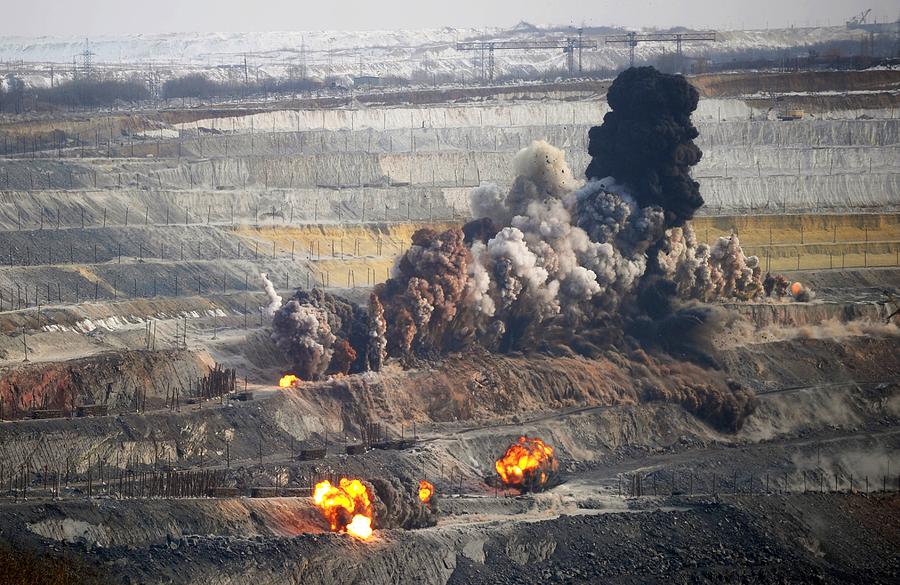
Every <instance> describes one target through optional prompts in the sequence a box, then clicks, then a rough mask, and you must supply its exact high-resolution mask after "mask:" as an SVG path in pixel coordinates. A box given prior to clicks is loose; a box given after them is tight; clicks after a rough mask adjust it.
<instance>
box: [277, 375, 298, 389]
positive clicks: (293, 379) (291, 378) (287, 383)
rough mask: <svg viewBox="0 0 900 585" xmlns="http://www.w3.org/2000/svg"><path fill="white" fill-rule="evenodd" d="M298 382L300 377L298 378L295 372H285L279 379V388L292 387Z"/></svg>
mask: <svg viewBox="0 0 900 585" xmlns="http://www.w3.org/2000/svg"><path fill="white" fill-rule="evenodd" d="M298 382H300V378H298V377H297V376H295V375H294V374H285V375H284V376H282V377H281V379H280V380H278V387H279V388H290V387H291V386H293V385H294V384H297V383H298Z"/></svg>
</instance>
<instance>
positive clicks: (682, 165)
mask: <svg viewBox="0 0 900 585" xmlns="http://www.w3.org/2000/svg"><path fill="white" fill-rule="evenodd" d="M606 100H607V102H608V103H609V107H610V108H611V111H610V112H608V113H607V114H606V115H605V116H604V117H603V124H601V125H600V126H595V127H594V128H591V130H590V132H589V138H590V142H589V143H588V153H589V154H590V155H591V157H592V158H591V163H590V164H589V165H588V168H587V170H586V172H585V174H586V175H587V177H588V179H603V178H605V177H610V176H611V177H615V178H616V179H617V180H618V181H619V182H620V183H622V184H624V185H625V186H626V188H627V189H628V192H629V193H630V194H631V196H632V197H634V199H635V200H636V201H637V203H638V205H639V206H640V207H647V206H650V205H657V206H659V207H660V208H662V209H663V211H664V212H665V219H666V227H672V226H680V225H682V224H683V223H684V222H685V221H686V220H689V219H691V217H693V215H694V212H695V211H696V210H697V209H699V208H700V207H701V206H702V205H703V198H702V197H701V196H700V184H699V183H697V182H696V181H694V180H693V179H692V178H691V176H690V167H692V166H694V165H696V164H697V163H698V162H700V159H701V157H702V156H703V153H702V152H701V150H700V148H699V147H698V146H697V145H696V144H694V139H695V138H697V137H698V136H699V135H700V133H699V132H698V131H697V129H696V128H695V127H694V125H693V123H692V122H691V113H692V112H693V111H694V110H696V109H697V103H698V102H699V100H700V95H699V93H698V92H697V90H696V89H695V88H694V87H693V86H692V85H691V84H690V83H688V81H687V80H686V79H685V78H684V77H682V76H680V75H668V74H665V73H660V72H659V71H657V70H656V69H654V68H653V67H632V68H631V69H627V70H626V71H623V72H622V73H620V74H619V76H618V77H616V79H615V81H613V83H612V85H611V86H610V88H609V91H608V92H607V95H606Z"/></svg>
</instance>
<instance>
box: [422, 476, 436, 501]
mask: <svg viewBox="0 0 900 585" xmlns="http://www.w3.org/2000/svg"><path fill="white" fill-rule="evenodd" d="M432 495H434V486H433V485H431V482H430V481H427V480H424V479H421V480H419V501H421V502H422V503H423V504H427V503H428V502H430V501H431V496H432Z"/></svg>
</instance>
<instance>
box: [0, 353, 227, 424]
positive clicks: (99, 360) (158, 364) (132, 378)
mask: <svg viewBox="0 0 900 585" xmlns="http://www.w3.org/2000/svg"><path fill="white" fill-rule="evenodd" d="M211 365H212V362H211V360H210V359H209V358H208V357H206V356H203V355H199V354H193V353H190V352H184V351H160V352H142V351H124V352H116V353H108V354H101V355H98V356H92V357H87V358H80V359H76V360H72V361H62V362H54V363H49V362H48V363H33V364H25V365H18V366H16V367H6V368H2V369H0V403H2V407H3V414H4V418H8V419H17V418H22V417H23V416H25V413H27V412H28V411H31V410H44V409H53V410H63V411H64V412H65V413H66V414H70V413H72V412H73V411H74V410H75V409H76V407H78V406H89V405H101V406H107V407H108V408H109V409H110V411H111V412H117V411H123V410H132V411H134V410H137V409H138V408H139V407H141V408H143V406H144V399H143V397H144V396H145V395H146V396H147V398H148V400H149V404H150V406H151V407H152V406H157V405H158V403H160V402H164V401H165V397H166V396H167V394H168V393H169V392H170V391H171V388H175V387H184V388H185V393H184V396H187V392H186V389H187V386H188V383H189V380H195V379H196V378H197V377H200V376H203V375H206V374H207V373H208V367H209V366H211Z"/></svg>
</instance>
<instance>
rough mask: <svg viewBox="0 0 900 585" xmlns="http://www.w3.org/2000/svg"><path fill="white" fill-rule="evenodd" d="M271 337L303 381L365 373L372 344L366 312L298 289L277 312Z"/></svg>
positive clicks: (322, 294)
mask: <svg viewBox="0 0 900 585" xmlns="http://www.w3.org/2000/svg"><path fill="white" fill-rule="evenodd" d="M271 337H272V341H274V342H275V345H276V346H278V348H279V349H280V350H281V351H282V353H284V355H285V356H286V357H287V358H288V359H290V360H291V362H292V364H293V367H292V368H291V369H292V370H293V371H294V372H295V373H296V375H297V376H298V377H299V378H300V379H302V380H319V379H321V378H322V377H324V376H325V375H326V374H328V373H341V374H346V373H348V372H359V371H362V370H363V368H364V367H365V363H366V361H367V360H366V358H367V346H368V344H369V343H370V340H369V327H368V323H367V316H366V311H365V310H364V309H362V308H360V307H359V306H357V305H355V304H353V303H351V302H349V301H347V300H345V299H342V298H340V297H337V296H334V295H331V294H328V293H326V292H324V291H322V290H319V289H312V290H310V291H305V290H298V291H297V292H296V293H294V296H293V297H292V298H291V299H290V300H288V302H287V303H285V304H284V305H283V306H281V307H280V308H279V309H277V310H276V311H275V313H274V315H273V317H272V336H271Z"/></svg>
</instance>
